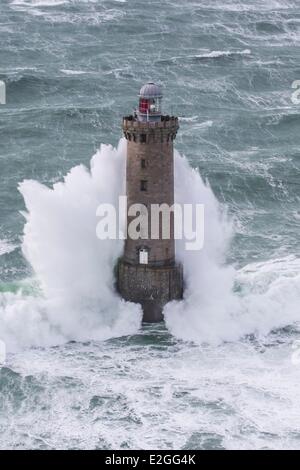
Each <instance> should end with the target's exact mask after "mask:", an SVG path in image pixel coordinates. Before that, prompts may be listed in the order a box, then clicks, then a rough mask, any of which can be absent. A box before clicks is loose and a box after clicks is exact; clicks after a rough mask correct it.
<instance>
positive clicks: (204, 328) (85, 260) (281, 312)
mask: <svg viewBox="0 0 300 470" xmlns="http://www.w3.org/2000/svg"><path fill="white" fill-rule="evenodd" d="M125 161H126V145H125V143H124V141H123V140H121V141H120V143H119V146H118V148H117V149H114V148H112V147H111V146H108V145H102V147H101V149H100V150H99V151H98V152H97V153H96V155H95V156H94V157H93V158H92V160H91V168H90V170H88V169H87V168H85V167H84V166H83V165H79V166H76V167H74V168H73V169H72V170H71V171H70V172H69V173H68V175H67V176H66V177H65V179H64V181H63V182H61V183H57V184H55V185H54V186H53V188H48V187H46V186H44V185H42V184H40V183H38V182H36V181H24V182H23V183H21V184H20V191H21V193H22V195H23V197H24V201H25V205H26V212H25V213H24V215H25V218H26V223H25V227H24V240H23V247H22V248H23V253H24V256H25V258H26V259H27V261H28V262H29V263H30V265H31V266H32V270H33V273H34V274H35V278H34V279H33V280H32V281H31V282H32V283H33V285H34V286H35V285H36V282H38V284H39V286H40V289H36V287H34V288H33V292H32V293H31V294H28V283H29V281H28V282H27V283H25V284H24V286H25V285H26V289H25V288H22V287H20V289H19V292H18V293H17V294H15V293H12V292H4V293H1V294H0V339H1V340H3V341H5V343H6V345H7V348H8V350H15V349H17V348H22V347H30V346H50V345H54V344H58V343H64V342H66V341H69V340H76V341H86V340H103V339H107V338H111V337H117V336H122V335H127V334H134V333H135V332H137V331H138V329H139V327H140V325H141V309H140V306H139V305H135V304H130V303H126V302H124V301H123V300H122V299H120V297H119V296H118V294H117V293H116V291H115V279H114V266H115V264H116V261H117V259H118V257H119V256H120V255H121V253H122V250H123V243H124V242H123V241H122V240H99V239H98V238H97V237H96V225H97V218H96V209H97V207H98V206H99V204H101V203H110V204H114V205H115V206H116V207H117V204H118V198H119V196H120V195H122V194H124V192H125V188H124V184H125V178H124V176H125ZM175 199H176V202H177V203H181V204H185V203H201V204H204V207H205V217H204V234H205V238H204V247H203V249H202V250H200V251H198V252H195V251H186V250H185V240H178V241H177V257H178V260H179V261H181V262H182V263H183V265H184V275H185V293H184V299H183V301H181V302H172V303H170V304H168V305H167V306H166V308H165V320H166V325H167V327H168V328H169V330H170V332H171V333H172V334H173V335H175V336H177V337H179V338H182V339H184V340H187V341H194V342H197V343H211V344H217V343H220V342H223V341H236V340H238V339H240V338H241V337H243V336H245V335H247V334H253V333H254V334H256V335H257V336H259V335H265V334H268V333H269V332H270V331H271V330H272V329H274V328H279V327H282V326H286V325H290V324H294V325H295V324H296V322H297V321H298V320H299V318H300V314H299V305H300V275H299V272H300V261H299V259H297V258H295V257H288V258H283V259H279V260H273V261H266V262H261V263H255V264H252V265H248V266H245V267H244V268H242V269H240V270H237V269H235V268H234V267H232V266H229V265H228V264H226V253H227V250H228V246H229V244H230V241H231V238H232V236H233V233H234V225H233V223H232V221H231V220H230V219H229V217H228V216H227V214H226V210H225V209H224V208H223V207H222V206H221V205H220V204H219V202H218V200H217V199H216V197H215V196H214V194H213V192H212V190H211V188H210V186H209V184H208V183H204V182H203V180H202V179H201V176H200V174H199V172H198V171H197V170H195V169H192V168H191V167H190V165H189V163H188V161H187V159H186V158H184V157H181V156H180V155H179V154H178V152H175Z"/></svg>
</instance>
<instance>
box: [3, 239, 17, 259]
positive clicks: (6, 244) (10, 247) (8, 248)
mask: <svg viewBox="0 0 300 470" xmlns="http://www.w3.org/2000/svg"><path fill="white" fill-rule="evenodd" d="M15 249H16V246H15V245H13V244H12V243H10V242H9V241H7V240H0V256H2V255H5V254H7V253H11V252H12V251H14V250H15Z"/></svg>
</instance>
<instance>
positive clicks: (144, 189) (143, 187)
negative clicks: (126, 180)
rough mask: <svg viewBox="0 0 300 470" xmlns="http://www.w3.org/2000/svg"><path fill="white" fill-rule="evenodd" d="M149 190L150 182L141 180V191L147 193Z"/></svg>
mask: <svg viewBox="0 0 300 470" xmlns="http://www.w3.org/2000/svg"><path fill="white" fill-rule="evenodd" d="M147 188H148V181H146V180H141V191H147Z"/></svg>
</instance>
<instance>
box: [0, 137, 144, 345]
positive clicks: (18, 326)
mask: <svg viewBox="0 0 300 470" xmlns="http://www.w3.org/2000/svg"><path fill="white" fill-rule="evenodd" d="M125 157H126V149H125V146H124V142H123V141H120V143H119V146H118V148H117V149H114V148H112V147H111V146H108V145H102V146H101V149H100V151H98V152H97V153H96V155H95V156H94V157H93V158H92V160H91V169H90V171H89V170H88V169H87V168H85V167H84V166H83V165H80V166H76V167H75V168H73V169H72V170H71V171H70V172H69V173H68V175H67V176H66V177H65V179H64V181H63V182H60V183H57V184H55V185H54V186H53V188H48V187H46V186H44V185H42V184H40V183H38V182H36V181H24V182H23V183H21V184H20V186H19V189H20V191H21V193H22V195H23V197H24V201H25V205H26V209H27V212H26V213H24V215H25V218H26V224H25V227H24V241H23V253H24V256H25V258H26V259H27V261H28V262H29V263H30V265H31V266H32V269H33V272H34V274H35V276H36V277H37V279H38V281H39V283H40V285H41V289H42V292H43V298H41V297H34V296H23V295H22V292H19V293H18V294H17V295H13V294H10V293H7V294H4V295H3V296H2V297H1V303H0V337H1V338H2V339H3V340H5V341H7V342H8V346H12V347H15V346H16V345H17V344H19V345H25V346H30V345H35V346H37V345H40V346H44V345H49V344H56V343H57V342H63V341H68V340H78V341H80V340H83V341H84V340H92V339H107V338H110V337H113V336H122V335H127V334H132V333H135V332H136V331H137V330H138V328H139V326H140V321H141V309H140V306H139V305H136V304H130V303H126V302H125V301H123V300H122V299H120V297H119V296H118V295H117V293H116V292H115V287H114V283H115V279H114V265H115V263H116V261H117V259H118V257H119V256H120V254H121V253H122V250H123V241H121V240H104V241H103V240H99V239H98V238H97V237H96V224H97V218H96V209H97V207H98V205H99V204H101V203H111V204H115V205H117V200H118V197H119V196H120V195H121V194H122V193H123V192H124V171H125V167H124V165H125V161H126V158H125Z"/></svg>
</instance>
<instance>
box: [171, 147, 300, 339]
mask: <svg viewBox="0 0 300 470" xmlns="http://www.w3.org/2000/svg"><path fill="white" fill-rule="evenodd" d="M175 186H176V199H177V202H180V203H186V202H193V203H196V202H198V203H202V204H204V205H205V227H204V230H205V241H204V248H203V250H201V251H199V252H196V253H195V252H186V251H185V250H184V245H183V243H182V242H181V241H180V242H178V246H177V253H178V258H179V260H180V261H181V262H182V263H183V265H184V272H185V281H186V291H185V295H184V300H183V301H181V302H171V303H169V304H168V305H167V306H166V308H165V319H166V323H167V326H168V328H169V329H170V331H171V332H172V333H173V334H174V335H176V336H177V337H179V338H182V339H185V340H191V341H195V342H198V343H202V342H208V343H220V342H222V341H236V340H238V339H240V338H241V337H243V336H245V335H247V334H256V335H258V336H259V335H266V334H268V333H269V332H270V331H271V330H272V329H274V328H280V327H283V326H286V325H289V324H295V323H297V322H298V321H299V320H300V312H299V302H300V259H298V258H294V257H288V258H284V259H278V260H271V261H266V262H265V263H258V264H253V265H249V266H246V267H244V268H243V269H241V270H239V271H238V270H235V269H234V268H233V267H231V266H228V265H225V256H226V251H227V248H228V244H229V242H230V237H231V233H232V228H233V227H232V224H231V223H230V221H229V220H228V218H227V217H226V214H224V212H223V213H222V211H221V208H220V206H219V204H218V202H217V200H216V198H215V197H214V195H213V193H212V191H211V189H210V187H209V186H207V185H205V184H204V183H203V181H202V180H201V177H200V175H199V174H198V173H197V172H196V171H192V170H191V169H190V167H189V165H188V163H187V161H186V160H185V159H183V158H182V157H180V156H179V155H178V154H176V165H175ZM237 288H238V292H239V293H237Z"/></svg>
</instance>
